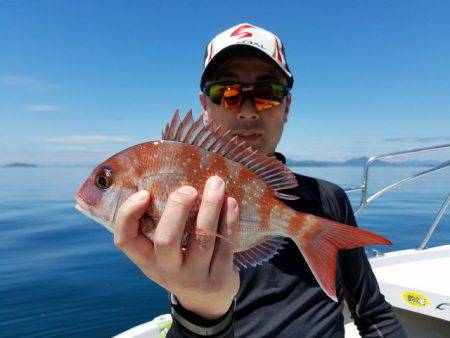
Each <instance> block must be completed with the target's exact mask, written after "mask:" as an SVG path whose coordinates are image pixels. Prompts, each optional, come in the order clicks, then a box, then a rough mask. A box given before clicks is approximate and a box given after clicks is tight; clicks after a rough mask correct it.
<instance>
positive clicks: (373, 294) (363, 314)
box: [336, 188, 406, 338]
mask: <svg viewBox="0 0 450 338" xmlns="http://www.w3.org/2000/svg"><path fill="white" fill-rule="evenodd" d="M336 196H337V198H338V205H339V206H340V209H341V212H340V213H339V214H340V219H339V221H340V222H341V223H345V224H348V225H353V226H357V224H356V220H355V216H354V214H353V210H352V207H351V204H350V201H349V200H348V197H347V195H346V193H345V192H344V191H343V190H342V189H340V188H339V191H338V192H337V194H336ZM339 265H340V271H341V275H342V276H341V277H342V282H343V285H342V290H343V296H344V298H345V300H346V301H347V304H348V307H349V309H350V312H351V314H352V318H353V320H354V322H355V325H356V326H357V328H358V331H359V333H360V335H361V336H362V337H386V338H394V337H395V338H396V337H406V334H405V332H404V331H403V328H402V326H401V324H400V322H399V321H398V319H397V317H396V316H395V314H394V312H393V310H392V307H391V305H390V304H389V303H388V302H387V301H386V300H385V298H384V296H383V295H382V294H381V292H380V288H379V286H378V282H377V279H376V278H375V275H374V273H373V271H372V268H371V266H370V263H369V260H368V259H367V256H366V254H365V252H364V248H356V249H351V250H342V251H341V252H340V255H339Z"/></svg>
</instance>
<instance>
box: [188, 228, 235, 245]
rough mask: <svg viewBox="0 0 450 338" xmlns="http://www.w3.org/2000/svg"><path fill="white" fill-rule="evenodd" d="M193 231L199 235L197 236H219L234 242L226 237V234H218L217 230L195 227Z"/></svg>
mask: <svg viewBox="0 0 450 338" xmlns="http://www.w3.org/2000/svg"><path fill="white" fill-rule="evenodd" d="M192 233H194V234H195V235H197V236H210V237H218V238H221V239H223V240H224V241H226V242H228V243H230V244H232V243H231V241H230V240H229V239H228V238H227V237H225V236H223V235H221V234H218V233H217V232H214V231H209V230H204V229H194V230H193V231H192Z"/></svg>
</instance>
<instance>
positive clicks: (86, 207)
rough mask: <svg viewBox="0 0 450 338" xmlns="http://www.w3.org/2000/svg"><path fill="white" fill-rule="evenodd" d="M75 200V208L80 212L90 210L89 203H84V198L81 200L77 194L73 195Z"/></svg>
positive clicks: (83, 212)
mask: <svg viewBox="0 0 450 338" xmlns="http://www.w3.org/2000/svg"><path fill="white" fill-rule="evenodd" d="M75 201H77V204H76V205H75V209H77V210H78V211H79V212H81V213H82V214H85V215H86V214H87V213H89V212H90V211H91V207H90V205H89V204H87V203H86V201H85V200H83V199H82V198H81V197H80V196H79V195H76V196H75Z"/></svg>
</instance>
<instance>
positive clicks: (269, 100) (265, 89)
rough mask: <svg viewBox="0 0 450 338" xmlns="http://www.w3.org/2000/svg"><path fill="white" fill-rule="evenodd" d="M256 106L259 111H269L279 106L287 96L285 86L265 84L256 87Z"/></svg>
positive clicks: (254, 94) (254, 93)
mask: <svg viewBox="0 0 450 338" xmlns="http://www.w3.org/2000/svg"><path fill="white" fill-rule="evenodd" d="M253 96H254V100H253V101H254V104H255V108H256V109H257V110H264V109H269V108H272V107H274V106H279V105H280V104H281V101H282V100H283V98H284V97H285V96H286V90H285V87H284V86H283V85H279V84H276V83H274V84H264V85H260V86H255V89H254V92H253Z"/></svg>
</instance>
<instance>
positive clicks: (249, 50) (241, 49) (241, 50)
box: [200, 44, 294, 89]
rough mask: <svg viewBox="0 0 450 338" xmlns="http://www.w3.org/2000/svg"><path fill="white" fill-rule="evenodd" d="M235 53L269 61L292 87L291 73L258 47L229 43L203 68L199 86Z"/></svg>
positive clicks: (201, 86)
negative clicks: (229, 44)
mask: <svg viewBox="0 0 450 338" xmlns="http://www.w3.org/2000/svg"><path fill="white" fill-rule="evenodd" d="M236 55H244V56H255V57H258V58H261V59H263V60H265V61H267V62H269V63H271V64H272V65H273V66H274V67H275V68H276V69H278V70H280V72H281V74H282V75H283V76H284V77H285V78H286V80H287V81H288V86H289V88H292V85H293V83H294V78H293V77H292V75H291V74H288V73H287V72H286V71H285V70H284V69H283V68H282V67H281V66H280V65H279V64H278V63H277V62H276V61H275V60H274V59H272V58H271V57H270V56H269V55H267V54H266V53H265V52H263V51H262V50H260V49H259V48H258V47H254V46H251V45H240V44H238V45H231V46H228V47H225V48H224V49H222V50H221V51H219V52H218V53H217V54H216V55H214V57H213V58H212V60H211V61H210V62H209V63H208V65H207V66H206V68H205V69H204V70H203V73H202V77H201V79H200V88H201V89H203V85H204V84H205V82H206V80H207V79H208V78H209V77H210V76H211V74H212V73H213V72H214V70H215V69H216V68H217V66H218V65H220V64H221V63H222V62H223V61H224V60H225V59H229V58H230V57H233V56H236Z"/></svg>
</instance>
